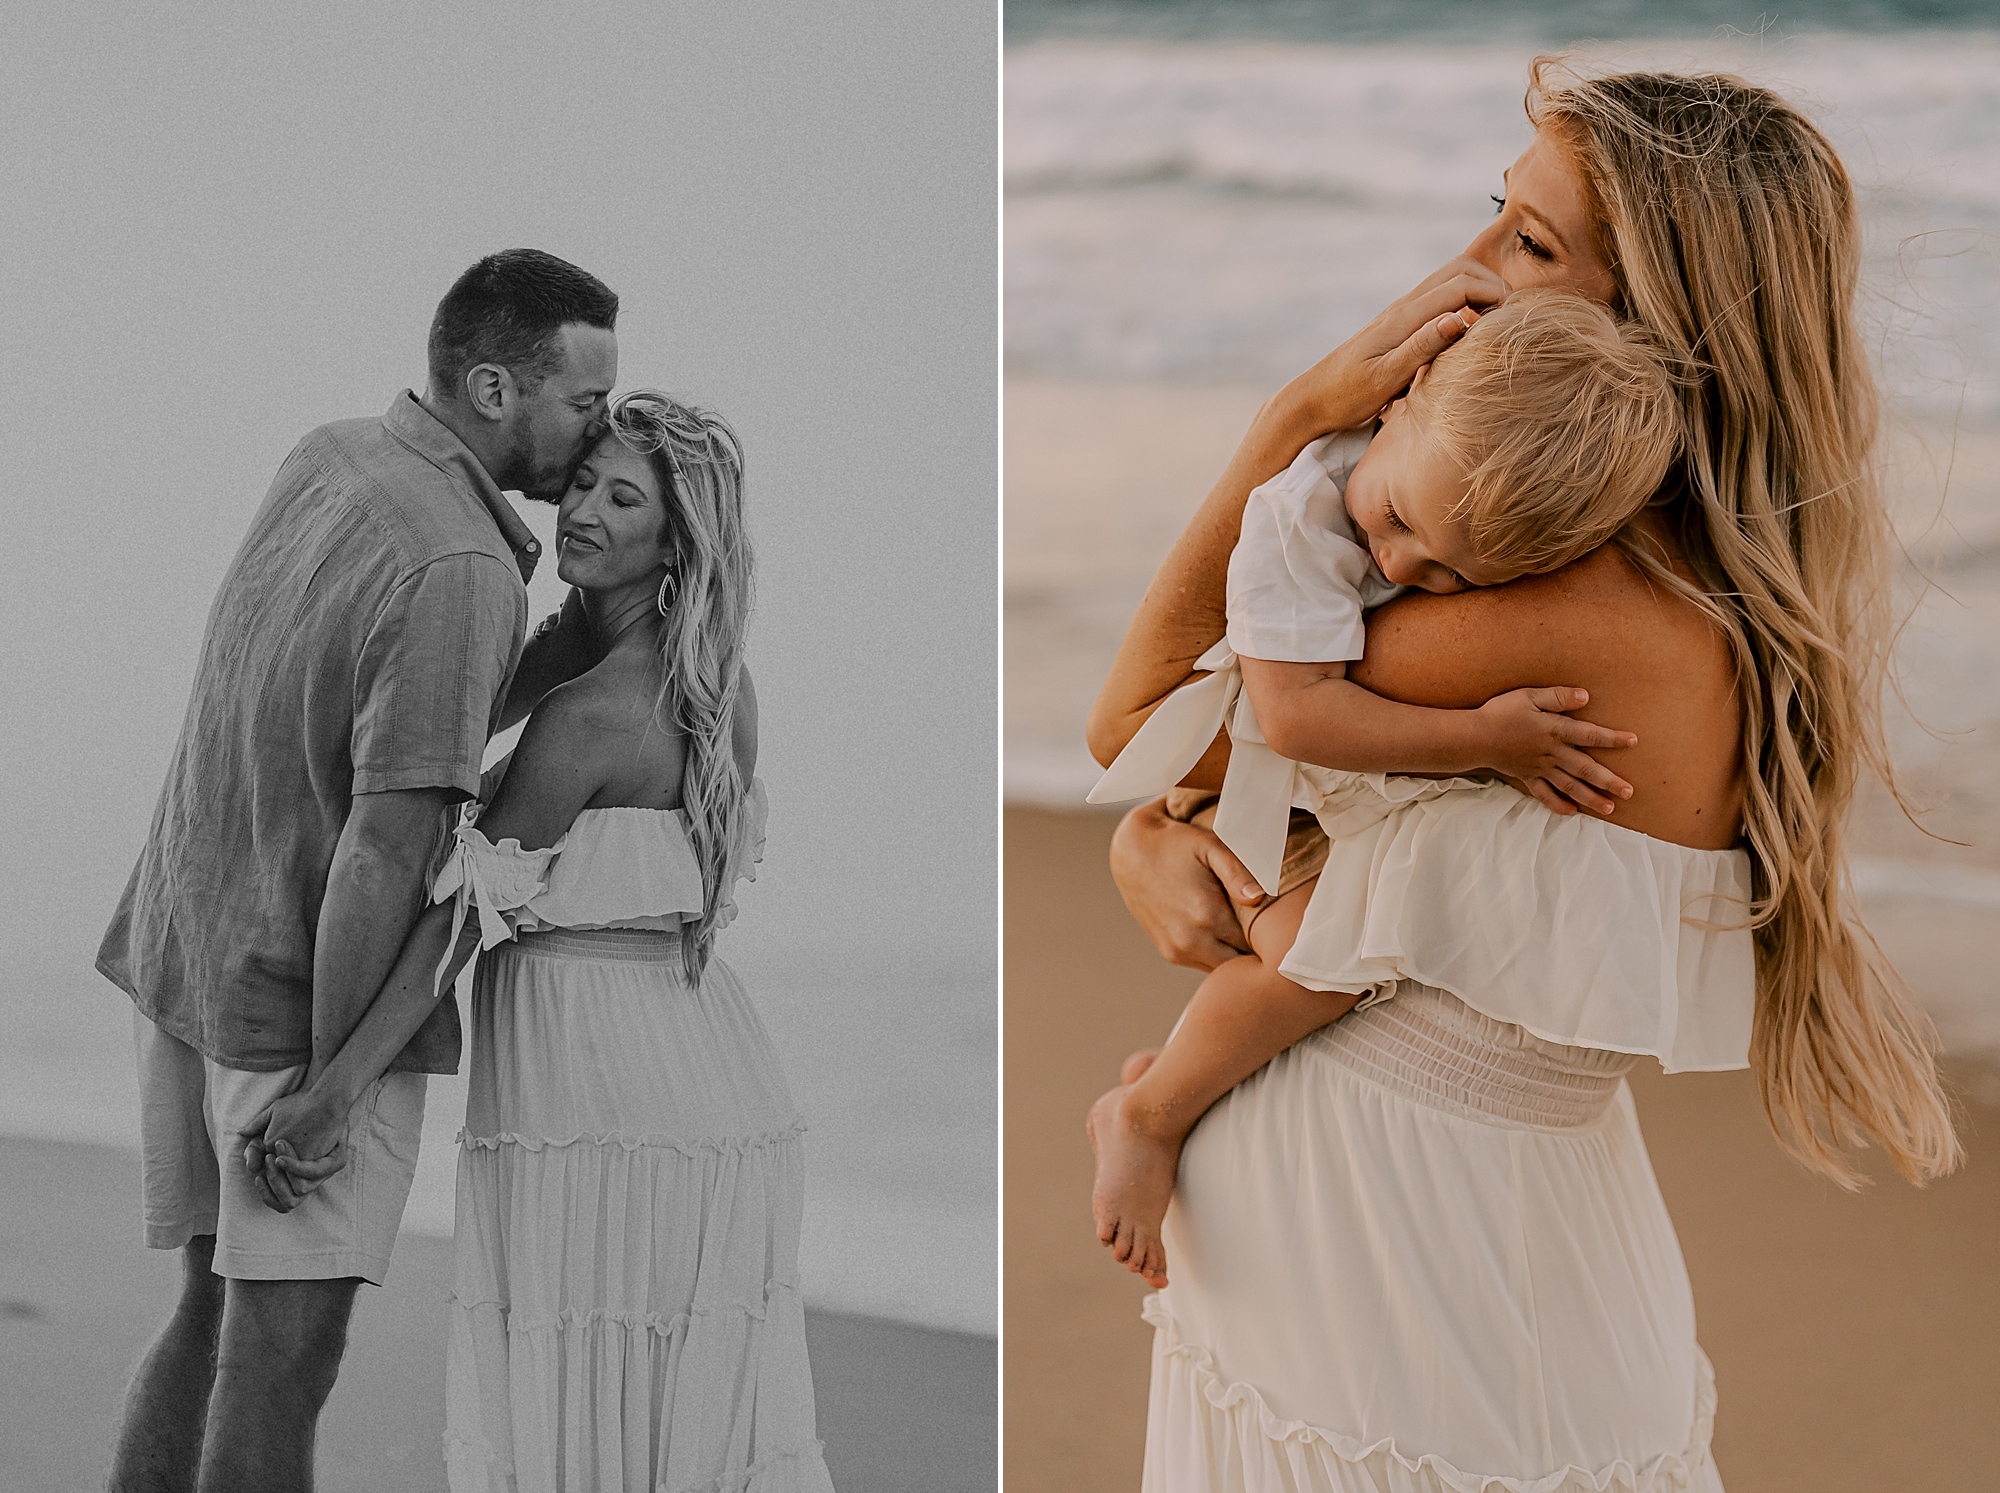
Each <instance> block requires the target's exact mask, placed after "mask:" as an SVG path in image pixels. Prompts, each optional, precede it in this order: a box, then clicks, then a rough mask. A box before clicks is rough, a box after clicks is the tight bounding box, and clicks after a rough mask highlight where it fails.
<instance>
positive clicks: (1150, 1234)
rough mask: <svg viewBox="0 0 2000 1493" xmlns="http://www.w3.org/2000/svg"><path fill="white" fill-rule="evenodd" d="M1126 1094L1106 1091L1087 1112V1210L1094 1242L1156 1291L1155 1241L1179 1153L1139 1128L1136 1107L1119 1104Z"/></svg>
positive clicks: (1162, 1281)
mask: <svg viewBox="0 0 2000 1493" xmlns="http://www.w3.org/2000/svg"><path fill="white" fill-rule="evenodd" d="M1130 1092H1131V1091H1130V1090H1129V1089H1128V1088H1125V1087H1123V1086H1121V1087H1119V1088H1115V1089H1112V1090H1111V1091H1110V1092H1109V1093H1107V1094H1105V1095H1104V1096H1103V1097H1102V1098H1101V1099H1099V1100H1098V1101H1097V1103H1095V1104H1093V1105H1092V1106H1091V1107H1090V1118H1089V1119H1088V1120H1087V1121H1086V1122H1085V1129H1087V1130H1088V1131H1089V1133H1090V1146H1091V1149H1092V1150H1093V1151H1095V1152H1096V1153H1097V1182H1096V1185H1095V1186H1093V1187H1092V1188H1091V1190H1090V1211H1091V1214H1092V1216H1093V1217H1094V1218H1095V1219H1096V1220H1097V1242H1098V1243H1100V1244H1103V1245H1106V1246H1108V1247H1109V1248H1110V1250H1111V1255H1112V1258H1114V1259H1116V1260H1117V1261H1118V1262H1119V1263H1120V1264H1122V1265H1123V1266H1124V1267H1125V1268H1126V1269H1127V1270H1129V1271H1131V1272H1132V1273H1133V1274H1134V1275H1138V1276H1143V1277H1144V1278H1145V1281H1146V1284H1147V1285H1149V1286H1152V1287H1153V1288H1154V1289H1155V1290H1158V1289H1159V1288H1161V1287H1163V1286H1165V1285H1166V1283H1167V1247H1166V1245H1165V1244H1164V1243H1163V1242H1162V1241H1161V1239H1160V1224H1161V1223H1162V1221H1163V1220H1165V1218H1166V1216H1167V1203H1168V1202H1169V1201H1170V1200H1171V1199H1172V1198H1173V1195H1174V1174H1175V1173H1176V1172H1177V1171H1178V1170H1179V1168H1180V1154H1181V1148H1180V1145H1179V1144H1178V1143H1177V1142H1170V1141H1165V1140H1162V1139H1160V1138H1159V1137H1158V1136H1156V1135H1153V1134H1150V1133H1149V1132H1148V1131H1147V1130H1146V1129H1145V1128H1144V1127H1143V1126H1142V1125H1140V1124H1139V1121H1138V1115H1137V1113H1136V1106H1133V1105H1129V1104H1127V1103H1126V1102H1125V1101H1126V1096H1127V1095H1128V1094H1129V1093H1130Z"/></svg>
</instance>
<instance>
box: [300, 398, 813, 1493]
mask: <svg viewBox="0 0 2000 1493" xmlns="http://www.w3.org/2000/svg"><path fill="white" fill-rule="evenodd" d="M610 420H611V425H610V430H609V432H608V433H607V434H606V435H605V437H604V438H603V439H602V441H600V442H599V444H598V445H597V447H596V448H595V449H594V450H593V451H592V453H591V454H590V455H589V457H588V458H587V459H586V460H585V462H584V463H583V465H582V467H581V468H580V469H579V470H578V472H577V475H576V477H575V479H574V481H573V482H572V484H571V486H570V488H569V491H568V493H567V494H566V495H565V496H564V498H563V500H562V509H561V516H560V519H559V524H558V533H559V544H558V555H559V573H560V574H561V576H562V578H563V579H564V580H566V581H568V582H570V583H571V585H573V586H574V587H575V588H576V591H575V592H573V593H572V597H573V599H579V598H580V604H581V607H582V611H583V613H584V617H585V618H586V619H587V621H588V624H589V631H590V633H591V635H592V636H593V637H594V638H595V640H596V642H597V645H598V648H599V649H600V650H601V658H600V659H599V660H598V661H597V662H596V663H595V664H594V666H593V667H590V668H589V669H587V670H586V671H585V672H583V673H581V674H580V675H578V676H577V677H576V678H575V679H573V680H571V681H570V682H568V683H566V684H563V685H560V686H559V687H557V688H555V689H553V690H551V691H549V693H548V694H547V695H546V696H545V697H544V698H543V699H542V700H541V703H540V704H539V705H537V706H536V708H535V710H534V713H533V715H532V716H530V717H529V720H528V724H527V727H526V729H525V730H524V731H523V733H522V735H521V740H520V743H519V745H518V747H517V748H516V750H515V752H514V754H513V756H512V758H511V759H510V761H509V763H508V764H506V765H505V766H504V768H503V769H502V772H503V773H504V776H502V777H501V778H500V782H499V785H498V788H497V790H495V791H493V792H491V793H490V794H489V795H488V797H489V802H488V803H487V804H486V805H485V806H484V807H483V808H482V807H481V806H480V805H477V804H473V805H468V806H467V808H466V810H465V812H464V814H463V816H462V819H461V822H460V823H459V825H458V828H457V831H456V834H455V843H454V847H453V850H452V853H451V856H450V858H449V860H448V861H447V863H446V864H445V866H444V868H443V870H442V871H441V872H440V873H439V875H438V877H437V879H436V882H435V884H434V886H433V894H432V895H433V900H434V903H435V905H434V906H433V907H431V908H430V910H429V911H427V912H426V913H425V915H424V917H423V918H422V919H421V920H420V921H419V923H418V925H417V927H416V929H415V930H414V931H413V932H412V934H411V936H410V939H409V941H408V943H407V945H406V946H405V948H404V950H403V953H402V955H401V956H400V958H399V960H398V963H397V966H396V969H395V971H394V973H393V974H392V975H391V977H390V979H389V982H388V984H387V985H386V986H385V987H384V988H383V991H382V994H381V995H380V996H379V997H378V998H377V1000H376V1002H375V1004H374V1005H373V1006H372V1007H371V1008H370V1010H369V1012H368V1015H367V1016H366V1017H365V1018H364V1019H363V1021H362V1023H361V1025H360V1026H359V1027H358V1028H357V1029H356V1030H355V1032H354V1034H353V1036H352V1037H350V1038H349V1039H348V1041H347V1043H346V1045H345V1046H343V1047H342V1049H341V1050H340V1052H339V1053H338V1054H337V1055H336V1056H335V1057H334V1058H333V1059H332V1060H331V1061H330V1062H329V1063H328V1064H327V1065H326V1067H325V1069H324V1070H323V1071H321V1072H319V1073H317V1074H314V1075H310V1076H309V1078H310V1081H309V1083H308V1085H307V1087H306V1088H305V1089H304V1090H302V1091H301V1092H300V1093H299V1094H297V1095H294V1096H291V1097H290V1098H288V1099H286V1100H283V1101H281V1102H280V1106H279V1107H278V1109H277V1110H274V1111H273V1117H274V1118H273V1126H274V1128H275V1129H277V1130H281V1131H283V1132H284V1133H285V1134H287V1135H292V1136H297V1137H300V1139H299V1140H297V1141H295V1142H294V1144H295V1145H296V1146H297V1148H298V1150H299V1151H300V1152H302V1153H305V1154H307V1155H317V1154H318V1152H316V1151H315V1150H313V1148H312V1145H311V1142H312V1141H314V1140H316V1139H318V1138H320V1137H322V1136H323V1137H324V1138H325V1141H324V1143H325V1145H326V1146H328V1147H331V1146H333V1145H334V1144H335V1138H336V1137H337V1136H338V1134H339V1133H340V1123H341V1117H342V1116H344V1115H345V1114H346V1112H347V1110H348V1108H349V1107H350V1106H351V1104H352V1103H353V1102H354V1099H355V1097H356V1096H357V1095H359V1094H360V1093H361V1092H362V1091H363V1089H365V1087H366V1086H367V1084H368V1083H369V1082H371V1081H372V1079H373V1078H374V1076H375V1075H376V1074H378V1073H379V1072H380V1071H381V1070H383V1069H384V1068H386V1067H387V1066H388V1064H389V1062H390V1060H391V1059H392V1058H393V1057H394V1055H395V1054H396V1053H397V1052H398V1051H399V1050H400V1049H401V1047H402V1045H403V1043H404V1042H405V1041H407V1040H408V1038H409V1036H410V1035H411V1034H412V1033H413V1032H414V1031H415V1030H416V1028H417V1026H418V1025H419V1024H421V1022H422V1020H423V1018H424V1015H425V1014H426V1013H427V1011H428V1010H429V1008H430V1006H431V1003H432V1000H433V999H434V998H435V996H436V995H437V994H438V993H440V992H441V991H442V990H443V989H445V988H446V987H447V986H448V985H449V983H450V982H451V980H452V979H453V978H454V977H455V975H456V973H457V972H458V970H459V969H460V968H461V967H462V966H463V964H464V962H465V960H466V959H468V958H469V957H471V955H472V954H473V952H474V951H475V950H476V949H477V948H479V947H481V946H484V947H485V948H486V949H487V953H486V955H485V957H484V958H482V959H481V960H480V962H479V965H478V969H477V974H476V977H475V980H474V986H473V1012H474V1015H473V1040H472V1059H471V1075H470V1092H469V1095H468V1099H467V1103H466V1129H465V1134H464V1135H463V1136H462V1137H461V1149H460V1152H459V1170H458V1219H457V1231H456V1254H457V1265H456V1283H455V1290H454V1297H455V1302H454V1306H453V1309H452V1328H451V1339H450V1347H449V1354H448V1360H447V1387H446V1430H445V1438H446V1447H447V1464H448V1470H449V1473H450V1480H451V1486H452V1488H453V1489H454V1490H458V1493H465V1490H471V1489H489V1488H490V1489H502V1488H504V1489H507V1490H509V1493H513V1490H517V1489H518V1490H523V1493H525V1490H529V1489H542V1490H554V1489H571V1490H579V1493H581V1490H598V1489H605V1488H645V1489H664V1490H671V1493H683V1490H687V1493H693V1490H696V1489H702V1490H707V1489H723V1488H726V1489H729V1490H731V1493H735V1490H739V1489H747V1490H754V1493H795V1490H797V1493H818V1490H830V1488H831V1484H830V1483H829V1481H828V1479H827V1473H826V1467H825V1464H824V1462H823V1460H822V1457H821V1452H820V1446H819V1443H818V1441H817V1439H816V1438H815V1435H814V1420H813V1395H812V1380H811V1376H810V1373H809V1371H808V1368H807V1364H806V1343H805V1323H804V1317H803V1315H802V1312H801V1308H800V1303H799V1296H798V1282H797V1279H796V1264H797V1254H798V1237H799V1220H800V1213H801V1208H802V1206H803V1200H804V1169H803V1168H804V1158H803V1154H802V1150H801V1144H800V1136H801V1133H802V1131H803V1128H804V1127H803V1125H802V1124H801V1122H800V1120H799V1117H798V1114H797V1111H796V1110H795V1109H794V1107H793V1105H792V1101H791V1098H790V1096H789V1095H788V1094H787V1093H786V1090H785V1084H784V1079H783V1077H782V1075H781V1074H780V1073H779V1071H778V1065H777V1060H776V1054H775V1053H774V1052H773V1051H772V1048H771V1043H770V1039H769V1037H768V1036H767V1035H766V1034H765V1032H764V1028H763V1026H762V1024H761V1023H760V1022H759V1020H758V1018H757V1014H756V1011H755V1010H754V1008H753V1007H752V1006H751V1005H750V1003H749V1000H748V998H747V996H746V995H745V993H744V991H743V988H742V986H741V985H740V984H739V983H738V982H737V980H736V977H735V975H734V974H733V973H732V972H731V971H730V970H729V968H728V966H727V965H725V964H723V963H722V962H721V961H720V960H717V959H715V958H714V957H713V954H714V946H715V939H716V935H717V934H718V933H719V932H720V931H721V930H722V928H723V927H724V926H725V925H726V924H727V923H728V922H729V920H730V918H731V917H732V916H733V914H734V911H735V908H734V904H733V902H732V901H731V888H732V886H733V884H734V882H735V880H736V879H737V878H738V877H739V876H747V875H750V874H751V869H750V868H751V866H752V865H753V864H754V862H755V860H756V857H757V855H758V854H759V853H760V851H761V848H762V843H763V819H764V797H763V789H762V785H761V784H759V783H757V782H755V781H754V780H753V778H752V770H753V768H754V766H755V762H756V753H757V722H756V703H755V699H754V696H753V695H752V693H751V690H750V682H749V676H748V675H747V673H745V672H744V670H743V666H742V651H743V635H744V628H745V623H746V621H747V619H748V616H749V607H750V569H751V567H750V549H749V544H748V541H747V539H746V537H745V534H744V531H743V524H742V508H741V483H742V461H741V457H740V454H739V451H738V448H737V445H736V439H735V437H734V435H733V434H732V433H731V432H730V430H729V428H728V427H727V426H725V425H724V424H723V423H722V422H721V420H720V419H718V418H717V417H715V416H713V415H710V414H707V413H704V412H702V411H698V410H693V409H689V408H687V407H685V406H683V405H680V404H677V403H675V402H674V401H672V400H670V399H668V398H666V397H665V396H663V395H658V394H651V393H637V394H628V395H626V396H625V397H624V398H623V399H621V400H619V401H618V402H617V403H616V404H615V405H614V406H613V408H612V412H611V417H610ZM543 663H544V666H546V661H543ZM447 950H449V954H447ZM339 1160H340V1158H339V1157H338V1156H337V1155H335V1156H333V1157H331V1158H330V1161H329V1163H328V1166H320V1167H315V1166H313V1165H311V1164H309V1163H297V1162H292V1161H290V1160H287V1159H283V1158H282V1157H281V1158H279V1159H275V1160H274V1161H272V1162H271V1163H270V1166H271V1167H272V1169H273V1170H272V1175H271V1177H270V1182H271V1184H272V1186H273V1189H274V1192H277V1193H282V1192H283V1191H284V1190H285V1187H286V1186H287V1183H288V1175H287V1174H289V1176H295V1177H297V1178H299V1179H302V1180H303V1182H304V1185H307V1186H310V1185H311V1181H312V1179H313V1178H315V1177H317V1176H319V1175H320V1174H321V1173H322V1172H325V1171H328V1169H329V1167H330V1166H331V1165H337V1163H338V1161H339ZM279 1200H280V1201H283V1198H282V1197H280V1199H279Z"/></svg>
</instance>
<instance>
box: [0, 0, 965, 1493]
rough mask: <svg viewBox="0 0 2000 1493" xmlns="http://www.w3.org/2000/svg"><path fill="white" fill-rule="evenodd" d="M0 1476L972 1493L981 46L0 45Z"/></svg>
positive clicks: (89, 18)
mask: <svg viewBox="0 0 2000 1493" xmlns="http://www.w3.org/2000/svg"><path fill="white" fill-rule="evenodd" d="M7 29H8V33H9V34H8V39H7V44H6V46H5V48H4V49H0V50H4V57H0V79H4V83H0V119H4V121H5V130H4V145H0V195H4V198H5V200H6V203H7V209H6V213H5V223H4V226H0V265H4V268H5V270H6V278H7V281H8V284H9V285H10V287H11V295H10V305H11V307H12V313H11V317H10V323H11V328H12V330H11V334H10V338H9V353H10V355H9V357H8V358H7V359H6V368H5V372H4V374H0V379H4V388H5V401H6V405H7V409H8V414H7V418H6V420H5V421H4V424H3V425H0V429H3V430H4V435H0V442H4V450H5V457H6V459H5V466H6V468H7V470H8V471H9V473H10V474H11V480H10V484H9V492H8V496H7V514H8V519H9V524H8V527H9V530H10V532H11V533H12V535H13V536H14V537H13V539H12V541H11V542H10V543H9V545H8V546H6V552H5V557H4V560H0V566H4V575H5V594H6V595H7V596H8V597H9V598H10V600H11V602H12V606H11V609H10V610H11V615H12V619H13V621H12V625H11V627H10V628H9V638H8V643H7V646H6V649H5V652H6V663H5V665H4V669H5V678H6V689H5V694H6V710H5V715H4V720H5V728H4V729H5V738H4V739H5V744H6V745H5V752H6V764H7V765H6V771H5V775H4V779H0V783H4V786H0V824H4V826H5V834H6V838H7V841H8V843H9V845H10V846H11V848H12V853H13V855H14V857H15V862H14V864H15V871H14V874H13V876H12V877H11V878H10V880H11V890H10V893H9V895H8V896H7V898H6V899H5V902H6V911H5V913H4V915H0V971H4V973H0V1486H4V1487H6V1488H9V1489H22V1490H29V1489H33V1490H48V1493H73V1490H74V1493H82V1490H98V1489H107V1488H108V1489H115V1490H118V1493H197V1490H198V1493H250V1490H258V1493H264V1490H272V1493H276V1490H306V1489H319V1490H322V1493H348V1490H352V1493H364V1490H365V1493H391V1490H396V1493H400V1490H408V1493H420V1490H421V1493H430V1490H439V1493H442V1490H445V1489H450V1490H453V1493H469V1490H475V1489H478V1490H488V1489H491V1490H496V1493H497V1490H502V1489H504V1490H509V1493H529V1490H545V1493H553V1490H557V1489H565V1490H571V1493H604V1490H619V1489H630V1490H652V1493H725V1490H726V1493H828V1490H831V1489H835V1488H838V1489H840V1490H842V1493H864V1490H866V1493H891V1490H908V1493H959V1490H966V1493H970V1490H975V1489H986V1490H991V1489H993V1488H995V1487H996V1486H997V1481H998V1460H997V1459H998V1446H997V1435H998V1398H997V1396H998V1386H997V1372H998V1369H997V1360H998V1339H997V1334H998V1330H999V1318H998V1292H999V1284H998V1211H997V1210H998V1177H997V1144H998V1093H997V1067H996V1064H997V1044H998V1016H999V1011H998V987H997V980H998V963H997V961H998V949H997V924H996V907H997V897H998V886H997V881H998V854H999V847H998V840H997V836H998V824H997V804H998V794H999V784H998V772H999V762H998V739H999V738H998V732H999V726H998V719H999V718H998V684H999V680H998V639H997V628H998V563H999V557H998V546H999V524H998V508H997V502H998V498H997V494H998V480H999V478H998V452H999V446H998V443H999V424H998V421H999V407H998V397H999V389H998V347H999V340H998V339H999V311H998V280H997V264H998V206H997V183H998V133H997V115H998V73H997V69H998V49H999V42H998V17H997V14H996V12H995V11H994V10H993V8H992V7H990V6H982V5H978V4H956V3H954V4H947V5H942V6H930V5H925V6H918V5H906V4H895V5H886V6H870V7H863V8H853V7H819V6H811V5H803V4H797V3H782V4H775V5H761V4H759V5H748V6H725V5H715V4H706V3H700V4H696V3H690V4H681V3H673V4H641V3H622V0H620V3H613V4H609V5H603V6H594V7H584V8H564V7H549V6H538V5H529V4H524V3H514V0H503V3H501V4H498V5H493V6H485V7H477V8H464V7H453V6H443V5H429V4H420V5H415V6H402V5H390V4H384V3H380V0H364V3H361V4H358V5H351V6H337V7H321V8H316V9H300V8H289V7H277V8H273V7H249V6H169V7H155V8H140V9H132V8H122V7H120V8H114V7H86V8H77V7H68V6H63V7H51V8H48V9H45V10H41V11H29V10H22V11H19V12H18V13H16V14H14V15H12V16H10V20H9V26H8V28H7Z"/></svg>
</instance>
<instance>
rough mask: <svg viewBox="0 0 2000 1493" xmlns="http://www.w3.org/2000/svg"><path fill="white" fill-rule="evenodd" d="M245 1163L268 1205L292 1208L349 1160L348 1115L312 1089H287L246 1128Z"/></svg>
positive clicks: (264, 1201)
mask: <svg viewBox="0 0 2000 1493" xmlns="http://www.w3.org/2000/svg"><path fill="white" fill-rule="evenodd" d="M241 1133H242V1135H243V1138H244V1142H245V1143H244V1147H243V1164H244V1166H245V1167H246V1168H247V1169H248V1170H249V1171H250V1173H251V1174H252V1176H253V1178H254V1180H255V1184H256V1187H257V1195H258V1196H259V1197H260V1198H261V1199H262V1200H263V1203H264V1206H265V1207H267V1208H271V1209H273V1210H275V1211H277V1212H279V1213H289V1212H291V1211H292V1209H294V1208H296V1207H297V1206H298V1205H299V1203H300V1202H302V1201H303V1200H304V1199H305V1198H306V1197H307V1196H308V1195H309V1194H310V1193H312V1192H314V1191H315V1190H317V1188H318V1187H319V1185H320V1184H321V1183H322V1182H324V1181H325V1180H326V1179H327V1178H328V1177H331V1176H332V1175H334V1173H336V1172H338V1171H339V1170H340V1169H341V1168H342V1167H344V1166H346V1165H347V1114H346V1111H345V1110H342V1111H340V1112H338V1113H335V1112H334V1111H333V1110H332V1108H331V1106H330V1105H329V1104H328V1103H327V1102H326V1101H325V1099H324V1098H322V1097H320V1096H318V1095H316V1094H314V1093H313V1092H312V1091H311V1090H301V1091H300V1092H298V1093H293V1094H287V1095H285V1096H284V1098H282V1099H279V1100H276V1101H275V1102H273V1103H272V1104H270V1105H269V1106H267V1107H266V1108H265V1109H264V1110H263V1111H262V1112H261V1113H259V1114H258V1115H257V1117H256V1118H255V1119H253V1120H251V1122H250V1123H249V1124H248V1125H247V1126H245V1127H244V1129H243V1131H242V1132H241Z"/></svg>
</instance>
